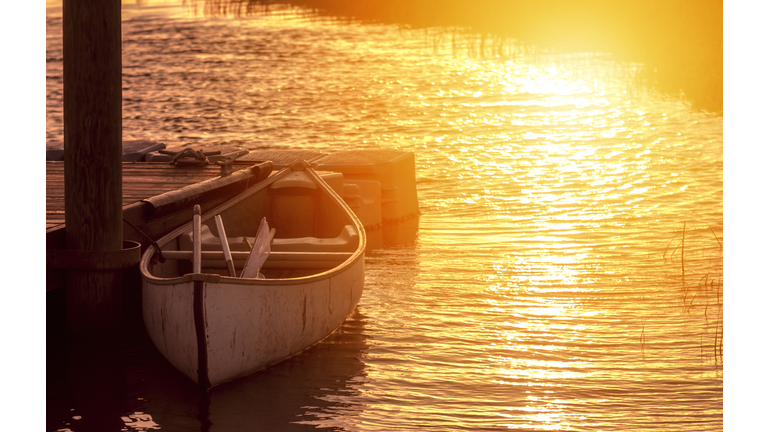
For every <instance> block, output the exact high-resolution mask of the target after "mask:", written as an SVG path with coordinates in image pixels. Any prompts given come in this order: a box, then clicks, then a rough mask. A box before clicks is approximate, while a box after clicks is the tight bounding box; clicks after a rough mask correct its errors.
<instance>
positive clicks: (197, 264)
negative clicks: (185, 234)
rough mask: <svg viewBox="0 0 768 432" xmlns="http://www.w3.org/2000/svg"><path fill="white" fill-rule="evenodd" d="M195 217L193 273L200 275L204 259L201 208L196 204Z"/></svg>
mask: <svg viewBox="0 0 768 432" xmlns="http://www.w3.org/2000/svg"><path fill="white" fill-rule="evenodd" d="M194 212H195V214H194V216H192V273H200V272H201V270H202V259H201V258H200V252H201V249H202V248H201V245H200V224H201V220H200V206H199V205H197V204H195V209H194Z"/></svg>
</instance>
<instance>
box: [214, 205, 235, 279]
mask: <svg viewBox="0 0 768 432" xmlns="http://www.w3.org/2000/svg"><path fill="white" fill-rule="evenodd" d="M214 219H215V220H216V228H218V229H219V238H220V239H221V249H222V250H223V251H224V260H225V261H226V262H227V269H229V275H230V276H232V277H237V273H236V272H235V263H234V261H232V254H231V253H230V251H229V240H227V233H226V232H225V231H224V222H223V221H222V220H221V215H216V216H214Z"/></svg>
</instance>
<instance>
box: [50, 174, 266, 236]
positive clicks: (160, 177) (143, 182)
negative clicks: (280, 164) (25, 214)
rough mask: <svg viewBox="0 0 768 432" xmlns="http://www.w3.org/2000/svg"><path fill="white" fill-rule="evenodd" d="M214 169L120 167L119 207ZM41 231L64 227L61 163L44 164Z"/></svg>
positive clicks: (197, 179) (201, 177)
mask: <svg viewBox="0 0 768 432" xmlns="http://www.w3.org/2000/svg"><path fill="white" fill-rule="evenodd" d="M253 164H254V162H253V161H247V162H240V161H235V164H234V166H235V168H245V167H247V166H252V165H253ZM220 171H221V168H220V167H219V166H218V165H207V166H204V167H179V166H176V165H171V164H169V163H167V162H124V163H123V207H125V206H127V205H130V204H132V203H135V202H138V201H141V200H143V199H146V198H149V197H153V196H156V195H159V194H161V193H165V192H170V191H173V190H177V189H179V188H182V187H184V186H188V185H191V184H195V183H199V182H201V181H204V180H209V179H213V178H216V177H218V176H219V172H220ZM45 188H46V203H45V229H46V231H48V230H51V229H56V228H60V227H62V226H63V225H64V162H46V174H45Z"/></svg>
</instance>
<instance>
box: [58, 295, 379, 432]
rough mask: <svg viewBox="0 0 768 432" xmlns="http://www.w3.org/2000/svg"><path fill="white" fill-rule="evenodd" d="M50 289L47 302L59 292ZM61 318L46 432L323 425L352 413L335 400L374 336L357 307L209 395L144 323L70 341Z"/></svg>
mask: <svg viewBox="0 0 768 432" xmlns="http://www.w3.org/2000/svg"><path fill="white" fill-rule="evenodd" d="M62 292H63V291H62ZM51 293H53V296H52V297H50V298H49V302H52V303H55V302H56V301H57V300H60V299H57V298H55V297H60V296H61V293H59V292H57V291H53V292H51ZM51 293H49V294H51ZM62 319H65V318H64V317H63V316H58V317H51V318H50V319H49V333H48V337H47V359H46V360H47V371H46V373H47V379H46V383H47V384H46V385H47V388H46V393H47V395H46V419H47V424H46V430H48V431H68V430H72V431H78V432H82V431H121V430H123V431H125V430H128V431H130V430H151V429H162V430H171V431H175V430H180V431H181V430H183V431H196V430H199V431H239V430H243V431H251V430H281V431H283V430H284V431H292V430H296V431H299V430H310V429H311V430H318V429H319V430H322V428H317V427H316V426H315V423H316V422H315V420H317V419H319V418H322V417H323V416H324V415H325V413H327V412H335V411H338V410H343V411H344V412H345V415H346V416H352V415H353V414H354V410H355V407H351V408H350V407H347V406H343V407H342V406H339V404H338V403H337V402H336V401H335V399H336V398H338V396H340V395H347V396H348V395H349V394H351V393H354V392H356V391H357V390H355V386H356V385H360V384H362V382H363V381H364V379H365V366H364V364H363V363H362V361H361V358H362V356H363V353H364V352H365V351H366V349H367V347H368V344H367V339H368V336H366V335H365V334H364V330H365V323H366V321H365V316H364V315H362V314H361V313H360V312H359V311H358V310H356V311H355V313H354V314H353V316H351V317H350V318H349V319H347V321H346V322H345V323H344V324H343V325H342V326H341V327H340V328H339V329H338V330H337V331H336V332H334V333H333V334H331V335H330V336H329V337H327V338H326V339H324V340H323V341H321V342H320V343H318V344H316V345H315V346H313V347H311V348H309V349H308V350H306V351H304V352H302V353H299V354H298V355H296V356H294V357H291V358H290V359H288V360H285V361H283V362H281V363H278V364H277V365H274V366H272V367H269V368H267V369H265V370H263V371H260V372H257V373H255V374H252V375H249V376H247V377H244V378H241V379H238V380H235V381H232V382H229V383H225V384H222V385H220V386H217V387H215V388H213V389H211V390H210V391H209V392H208V393H207V394H206V393H203V392H200V391H199V390H198V388H197V386H196V385H195V384H194V383H193V382H192V381H190V380H189V379H188V378H186V377H185V376H183V375H182V374H181V373H180V372H178V371H177V370H176V369H174V368H173V366H171V365H170V364H169V363H168V362H167V361H166V360H165V359H164V358H163V357H162V355H161V354H160V353H159V352H158V351H157V350H156V349H155V347H154V345H153V344H152V341H151V340H150V339H149V336H148V335H147V334H146V332H145V331H144V329H143V327H138V328H137V327H136V326H135V325H131V326H130V327H131V328H130V329H129V330H126V331H125V334H124V335H122V337H117V338H115V340H114V341H112V342H110V343H107V344H101V345H99V346H92V345H91V346H86V345H74V344H72V343H68V342H67V338H66V335H65V334H64V332H63V331H61V329H62V327H61V325H60V324H61V323H62V321H61V320H62ZM134 324H135V323H134ZM302 422H303V423H302Z"/></svg>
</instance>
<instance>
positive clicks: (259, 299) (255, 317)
mask: <svg viewBox="0 0 768 432" xmlns="http://www.w3.org/2000/svg"><path fill="white" fill-rule="evenodd" d="M364 282H365V274H364V260H363V259H358V260H357V262H355V263H354V264H352V265H349V266H347V267H346V268H345V269H344V270H343V271H341V272H339V273H338V274H336V275H333V276H330V277H328V278H326V279H322V280H317V281H310V282H307V283H298V284H292V285H244V284H232V283H230V282H227V281H226V280H224V279H223V278H222V279H220V280H219V281H218V282H210V281H187V282H183V283H180V284H173V285H163V286H162V289H157V288H158V287H156V286H153V284H151V283H148V282H146V281H145V282H144V288H143V293H142V294H143V302H144V322H145V325H146V327H147V330H148V333H149V336H150V337H151V338H152V341H153V342H154V344H155V346H156V347H157V349H158V350H159V351H160V352H161V353H162V354H163V356H165V358H166V359H168V361H169V362H170V363H171V364H172V365H173V366H174V367H176V369H178V370H179V371H181V372H182V373H183V374H184V375H186V376H188V377H189V378H190V379H192V380H193V381H195V382H196V383H198V384H200V381H201V378H200V374H199V369H198V365H199V364H201V363H205V362H207V378H208V381H209V382H208V386H210V387H213V386H216V385H218V384H221V383H224V382H227V381H231V380H233V379H236V378H238V377H241V376H245V375H248V374H250V373H253V372H256V371H259V370H261V369H264V368H265V367H267V366H270V365H273V364H275V363H278V362H280V361H282V360H284V359H286V358H288V357H291V356H293V355H295V354H297V353H299V352H301V351H303V350H305V349H307V348H309V347H311V346H312V345H314V344H316V343H317V342H319V341H320V340H322V339H323V338H325V337H326V336H328V335H330V334H331V333H333V331H334V330H336V329H337V328H338V327H339V326H341V324H342V323H343V322H344V321H345V320H346V319H347V317H348V316H350V315H351V314H352V313H353V312H354V310H355V307H356V306H357V303H358V302H359V301H360V297H361V295H362V292H363V285H364ZM195 284H197V285H202V288H199V287H198V289H202V303H203V319H204V321H205V326H204V330H203V331H204V339H205V341H204V343H205V345H206V347H205V356H206V359H205V361H201V359H200V355H199V352H198V340H199V337H198V334H197V331H196V325H195ZM202 379H203V380H204V379H205V378H202Z"/></svg>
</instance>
